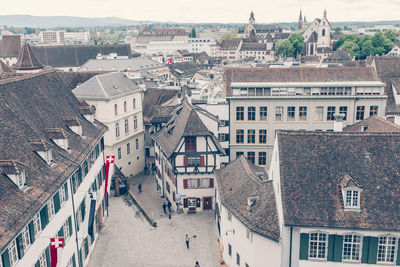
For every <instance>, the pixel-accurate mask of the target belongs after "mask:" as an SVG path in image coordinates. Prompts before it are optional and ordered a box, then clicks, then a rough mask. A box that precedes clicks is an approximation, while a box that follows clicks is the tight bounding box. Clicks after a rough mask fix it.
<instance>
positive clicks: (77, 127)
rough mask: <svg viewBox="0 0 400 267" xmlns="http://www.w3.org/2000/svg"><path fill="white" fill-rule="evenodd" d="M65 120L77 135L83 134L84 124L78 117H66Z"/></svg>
mask: <svg viewBox="0 0 400 267" xmlns="http://www.w3.org/2000/svg"><path fill="white" fill-rule="evenodd" d="M64 122H65V124H66V125H67V126H68V128H69V129H70V130H71V131H73V132H74V133H76V134H77V135H80V136H82V135H83V131H82V125H81V122H80V121H79V120H78V118H77V117H68V118H64Z"/></svg>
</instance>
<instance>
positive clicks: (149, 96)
mask: <svg viewBox="0 0 400 267" xmlns="http://www.w3.org/2000/svg"><path fill="white" fill-rule="evenodd" d="M178 92H179V90H167V89H156V88H151V89H148V90H146V92H145V93H144V97H143V104H142V105H143V118H145V119H146V120H150V119H151V118H152V117H153V115H154V111H155V109H156V107H157V106H160V105H161V104H163V103H165V102H166V101H168V100H170V99H171V98H173V97H174V96H176V94H177V93H178ZM168 116H169V114H168Z"/></svg>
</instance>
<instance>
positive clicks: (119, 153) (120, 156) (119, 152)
mask: <svg viewBox="0 0 400 267" xmlns="http://www.w3.org/2000/svg"><path fill="white" fill-rule="evenodd" d="M121 158H122V152H121V148H120V147H119V148H118V159H121Z"/></svg>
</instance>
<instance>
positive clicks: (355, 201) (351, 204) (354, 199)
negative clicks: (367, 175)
mask: <svg viewBox="0 0 400 267" xmlns="http://www.w3.org/2000/svg"><path fill="white" fill-rule="evenodd" d="M360 191H361V190H360V189H358V188H357V189H354V188H346V189H344V195H345V197H346V199H345V204H344V206H345V208H360Z"/></svg>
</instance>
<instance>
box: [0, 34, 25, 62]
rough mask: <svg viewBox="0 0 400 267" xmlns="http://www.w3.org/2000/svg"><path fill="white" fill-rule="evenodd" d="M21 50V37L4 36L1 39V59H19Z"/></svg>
mask: <svg viewBox="0 0 400 267" xmlns="http://www.w3.org/2000/svg"><path fill="white" fill-rule="evenodd" d="M20 49H21V36H20V35H3V36H2V38H1V39H0V57H3V58H6V57H18V55H19V52H20Z"/></svg>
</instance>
